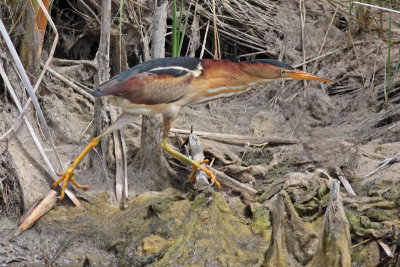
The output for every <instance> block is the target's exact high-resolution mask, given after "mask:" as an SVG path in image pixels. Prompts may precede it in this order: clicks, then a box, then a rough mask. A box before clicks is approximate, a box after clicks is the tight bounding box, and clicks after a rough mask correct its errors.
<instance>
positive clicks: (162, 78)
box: [93, 58, 202, 105]
mask: <svg viewBox="0 0 400 267" xmlns="http://www.w3.org/2000/svg"><path fill="white" fill-rule="evenodd" d="M199 75H202V65H201V60H199V59H195V58H163V59H156V60H151V61H147V62H145V63H142V64H139V65H137V66H135V67H133V68H131V69H129V70H127V71H125V72H122V73H121V74H119V75H117V76H115V77H114V78H112V79H111V80H109V81H107V82H106V83H104V84H102V85H100V86H99V88H98V89H97V90H96V91H95V92H93V95H94V96H106V95H116V96H120V97H123V98H126V99H128V100H129V101H130V102H131V103H134V104H148V105H151V104H160V103H171V102H174V101H177V100H179V99H181V98H182V97H183V96H184V95H185V93H186V88H187V86H188V85H189V84H190V82H191V80H192V79H193V77H196V76H199Z"/></svg>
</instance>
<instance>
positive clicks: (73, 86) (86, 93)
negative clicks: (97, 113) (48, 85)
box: [40, 63, 94, 103]
mask: <svg viewBox="0 0 400 267" xmlns="http://www.w3.org/2000/svg"><path fill="white" fill-rule="evenodd" d="M40 65H41V66H42V65H43V63H40ZM47 71H48V72H50V73H51V74H52V75H53V76H54V77H56V78H57V79H59V80H60V81H63V82H64V83H66V84H67V85H68V86H69V87H71V88H72V89H73V90H74V91H75V92H77V93H78V94H81V95H82V96H84V97H85V98H87V99H89V100H90V102H92V103H94V97H93V96H92V95H91V94H89V93H88V92H86V91H85V90H83V89H82V88H80V87H79V86H77V85H76V84H75V83H73V82H72V81H70V80H69V79H68V78H66V77H64V76H63V75H61V74H60V73H58V72H57V71H56V70H54V69H52V68H50V67H48V68H47Z"/></svg>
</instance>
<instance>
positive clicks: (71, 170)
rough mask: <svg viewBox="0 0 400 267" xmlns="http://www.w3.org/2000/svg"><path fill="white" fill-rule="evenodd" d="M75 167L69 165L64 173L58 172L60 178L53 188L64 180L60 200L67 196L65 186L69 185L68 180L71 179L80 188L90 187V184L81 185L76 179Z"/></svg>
mask: <svg viewBox="0 0 400 267" xmlns="http://www.w3.org/2000/svg"><path fill="white" fill-rule="evenodd" d="M74 169H75V168H74V167H72V166H69V167H68V169H67V170H66V171H65V172H64V173H57V175H58V176H60V178H58V179H57V181H55V182H54V183H53V185H52V186H51V187H52V188H56V187H57V186H58V185H59V184H60V183H61V182H62V187H61V194H60V200H62V199H63V198H64V196H65V188H66V187H67V184H68V181H71V183H72V184H73V185H75V186H76V187H78V188H82V189H88V188H89V186H88V185H80V184H78V183H77V182H76V180H75V179H74Z"/></svg>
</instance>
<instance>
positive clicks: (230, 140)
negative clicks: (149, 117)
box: [170, 128, 300, 146]
mask: <svg viewBox="0 0 400 267" xmlns="http://www.w3.org/2000/svg"><path fill="white" fill-rule="evenodd" d="M170 132H171V133H179V134H190V133H191V132H190V130H184V129H177V128H171V131H170ZM193 134H195V135H198V136H199V137H201V138H205V139H211V140H214V141H217V142H221V143H225V144H231V145H248V146H252V145H254V146H258V145H261V144H262V145H265V144H269V145H292V144H298V143H300V141H299V140H297V139H285V138H279V137H260V136H252V135H235V134H221V133H210V132H201V131H194V132H193Z"/></svg>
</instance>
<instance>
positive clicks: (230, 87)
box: [53, 57, 332, 199]
mask: <svg viewBox="0 0 400 267" xmlns="http://www.w3.org/2000/svg"><path fill="white" fill-rule="evenodd" d="M291 79H300V80H315V81H320V82H332V81H331V80H328V79H324V78H319V77H317V76H314V75H312V74H309V73H305V72H303V71H300V70H296V69H294V68H293V67H291V66H290V65H287V64H285V63H283V62H280V61H277V60H273V59H260V60H251V61H244V62H240V63H235V62H231V61H228V60H213V59H202V60H201V59H196V58H184V57H177V58H161V59H154V60H150V61H147V62H144V63H142V64H139V65H136V66H135V67H133V68H131V69H129V70H127V71H124V72H122V73H120V74H119V75H117V76H115V77H114V78H112V79H110V80H109V81H107V82H105V83H103V84H102V85H100V86H99V88H98V89H97V90H95V91H94V92H93V95H94V96H96V97H101V96H109V97H110V98H111V103H113V104H115V105H117V106H119V107H121V108H122V110H123V112H124V113H123V114H122V115H121V116H120V117H119V118H118V120H117V121H115V122H114V123H113V124H112V125H110V126H109V127H108V128H107V129H106V130H105V131H104V132H103V133H101V134H100V135H99V136H97V137H95V138H93V139H92V140H91V142H90V143H89V144H88V146H87V147H86V148H85V149H84V150H83V152H82V153H81V154H80V155H79V156H78V157H77V158H76V159H75V161H74V162H73V163H72V164H71V165H70V166H69V167H68V169H67V170H66V171H65V173H63V174H62V175H61V177H60V179H58V180H57V181H56V182H55V183H54V184H53V187H56V186H57V185H58V184H59V183H60V182H63V186H62V190H61V196H60V198H61V199H62V198H63V197H64V190H65V187H66V185H67V182H68V180H71V182H72V183H73V184H74V185H75V186H77V187H78V188H88V186H81V185H79V184H78V183H76V182H75V180H74V177H73V176H74V174H73V172H74V169H75V168H76V166H77V165H78V164H79V162H80V161H81V160H82V159H83V158H84V157H85V156H86V154H87V153H88V152H89V151H90V150H92V149H93V148H94V147H96V146H97V144H98V143H99V141H100V139H101V138H102V137H103V136H105V135H107V134H109V133H111V132H113V131H115V130H118V129H120V128H122V127H124V126H126V125H127V124H128V123H130V122H131V121H132V120H133V118H134V115H135V114H162V115H163V137H162V141H161V148H162V149H163V150H164V151H166V152H168V153H169V154H171V155H172V156H174V157H176V158H178V159H179V160H181V161H183V162H185V163H187V164H189V165H191V166H192V168H193V171H192V175H191V177H190V178H191V180H192V181H193V182H194V180H193V179H194V178H193V174H194V170H196V169H200V170H202V171H204V172H205V173H207V175H208V176H209V177H210V180H211V182H212V183H215V184H216V185H217V186H218V187H220V185H219V183H218V181H217V180H216V179H215V177H214V175H213V173H212V172H211V171H209V170H208V169H207V168H206V167H204V166H202V165H200V163H203V162H195V161H193V160H192V159H190V158H188V157H186V156H185V155H183V154H181V153H179V152H177V151H175V150H173V149H172V148H171V147H170V146H169V145H168V143H167V136H168V133H169V130H170V128H171V124H172V121H173V120H174V118H175V117H176V116H177V115H178V113H179V111H180V109H181V108H183V107H184V106H189V105H194V104H200V103H205V102H208V101H211V100H215V99H218V98H222V97H230V96H237V95H240V94H242V93H244V92H247V91H249V90H250V89H251V88H252V87H254V86H256V85H258V84H262V83H268V82H272V81H277V80H291Z"/></svg>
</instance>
